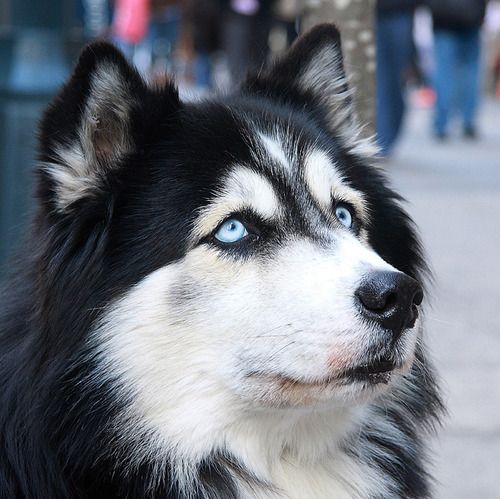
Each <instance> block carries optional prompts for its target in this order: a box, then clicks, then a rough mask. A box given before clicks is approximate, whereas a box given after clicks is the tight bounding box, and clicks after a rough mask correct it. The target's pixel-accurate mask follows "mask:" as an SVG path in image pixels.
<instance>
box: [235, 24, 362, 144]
mask: <svg viewBox="0 0 500 499" xmlns="http://www.w3.org/2000/svg"><path fill="white" fill-rule="evenodd" d="M243 91H246V92H250V93H257V94H260V95H265V96H268V97H271V98H273V99H276V100H285V101H286V102H287V103H288V104H292V105H295V106H297V105H298V106H301V107H304V104H305V107H306V108H308V109H310V110H312V111H317V112H319V113H321V114H322V115H324V117H325V118H326V120H327V125H328V126H329V128H330V129H331V130H332V131H333V132H334V133H335V134H337V135H341V136H342V135H343V136H345V137H346V138H348V139H349V140H350V141H351V143H352V139H353V135H358V133H359V126H358V123H357V119H356V113H355V109H354V104H353V98H352V91H351V90H350V88H349V85H348V79H347V76H346V72H345V69H344V62H343V56H342V47H341V41H340V33H339V31H338V29H337V28H336V27H335V26H334V25H333V24H319V25H317V26H315V27H314V28H312V29H311V30H310V31H308V32H307V33H305V34H304V35H302V36H300V37H299V38H298V39H297V40H296V41H295V43H294V44H293V45H292V46H291V47H290V49H289V50H288V51H287V52H286V53H285V54H284V56H283V57H281V58H280V59H278V60H277V61H276V62H275V63H274V64H273V65H272V66H271V67H270V68H268V69H264V70H262V71H260V72H259V73H258V74H256V75H251V76H250V77H249V78H248V79H247V80H246V82H245V83H244V84H243Z"/></svg>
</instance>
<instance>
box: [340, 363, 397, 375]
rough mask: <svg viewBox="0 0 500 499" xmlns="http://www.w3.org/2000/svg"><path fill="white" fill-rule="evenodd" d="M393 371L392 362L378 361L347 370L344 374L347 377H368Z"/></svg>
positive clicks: (393, 365) (394, 367) (394, 366)
mask: <svg viewBox="0 0 500 499" xmlns="http://www.w3.org/2000/svg"><path fill="white" fill-rule="evenodd" d="M394 369H396V365H395V364H394V361H392V360H390V359H380V360H377V361H375V362H373V363H370V364H361V365H359V366H358V367H355V368H353V369H348V370H347V371H346V373H345V374H346V376H348V377H349V376H351V377H359V376H370V375H377V374H386V373H390V372H392V371H394Z"/></svg>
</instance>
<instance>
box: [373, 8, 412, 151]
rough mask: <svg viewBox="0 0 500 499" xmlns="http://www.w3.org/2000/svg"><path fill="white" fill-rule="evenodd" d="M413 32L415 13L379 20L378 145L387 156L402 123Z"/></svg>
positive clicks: (385, 15)
mask: <svg viewBox="0 0 500 499" xmlns="http://www.w3.org/2000/svg"><path fill="white" fill-rule="evenodd" d="M412 30H413V13H412V12H401V13H391V14H383V13H379V14H378V16H377V142H378V145H379V147H380V149H381V153H382V154H383V155H384V156H386V155H388V154H389V153H390V151H391V148H392V146H393V144H394V142H395V140H396V138H397V136H398V134H399V131H400V129H401V124H402V122H403V115H404V111H405V100H404V81H403V80H404V78H403V75H404V71H405V69H407V68H408V67H409V66H410V64H411V58H412V54H413V38H412V37H413V35H412V33H413V31H412Z"/></svg>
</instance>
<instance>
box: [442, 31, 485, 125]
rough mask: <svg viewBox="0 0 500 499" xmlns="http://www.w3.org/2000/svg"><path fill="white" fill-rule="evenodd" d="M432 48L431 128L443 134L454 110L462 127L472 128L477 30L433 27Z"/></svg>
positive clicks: (476, 92) (476, 91) (476, 85)
mask: <svg viewBox="0 0 500 499" xmlns="http://www.w3.org/2000/svg"><path fill="white" fill-rule="evenodd" d="M434 50H435V63H436V69H435V73H434V87H435V89H436V94H437V101H436V114H435V118H434V131H435V132H436V133H438V134H445V133H446V126H447V124H448V119H449V117H450V114H451V113H452V112H453V111H454V110H458V111H460V112H461V114H462V118H463V126H464V128H465V129H467V128H474V125H475V117H476V111H477V107H478V100H479V60H480V35H479V29H477V28H473V29H467V30H460V31H458V30H457V31H455V30H445V29H436V30H435V32H434Z"/></svg>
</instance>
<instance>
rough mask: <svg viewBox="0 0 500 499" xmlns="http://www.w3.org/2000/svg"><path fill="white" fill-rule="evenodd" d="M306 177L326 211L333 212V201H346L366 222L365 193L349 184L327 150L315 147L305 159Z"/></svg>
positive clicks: (315, 196) (310, 189)
mask: <svg viewBox="0 0 500 499" xmlns="http://www.w3.org/2000/svg"><path fill="white" fill-rule="evenodd" d="M304 178H305V181H306V185H307V186H308V188H309V191H310V192H311V194H312V196H313V197H314V198H315V199H316V200H317V202H318V204H319V205H320V206H321V207H322V208H323V211H324V212H326V213H332V212H333V210H332V202H333V201H334V200H335V201H344V202H347V203H350V204H351V205H353V206H354V207H355V208H356V214H357V215H358V216H359V217H360V218H361V219H362V221H363V222H366V221H367V219H368V213H367V208H366V202H365V200H364V196H363V194H362V193H361V192H360V191H358V190H356V189H354V188H352V187H350V186H349V185H347V183H346V182H345V179H344V178H342V176H341V175H340V174H339V172H338V170H337V169H336V168H335V167H334V165H333V164H332V162H331V160H330V158H329V157H328V155H327V154H326V152H324V151H321V150H320V149H313V150H311V151H310V153H309V154H308V155H307V157H306V159H305V161H304Z"/></svg>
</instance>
